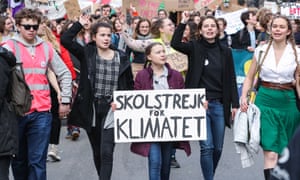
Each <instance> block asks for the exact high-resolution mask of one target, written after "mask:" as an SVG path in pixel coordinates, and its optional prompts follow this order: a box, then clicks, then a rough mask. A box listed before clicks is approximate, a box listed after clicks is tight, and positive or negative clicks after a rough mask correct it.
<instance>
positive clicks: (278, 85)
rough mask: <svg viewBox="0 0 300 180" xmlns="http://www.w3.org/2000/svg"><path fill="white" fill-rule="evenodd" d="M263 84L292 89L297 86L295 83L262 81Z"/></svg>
mask: <svg viewBox="0 0 300 180" xmlns="http://www.w3.org/2000/svg"><path fill="white" fill-rule="evenodd" d="M261 85H262V86H264V87H267V88H271V89H279V90H292V89H294V88H295V87H294V85H293V83H284V84H280V83H272V82H266V81H261Z"/></svg>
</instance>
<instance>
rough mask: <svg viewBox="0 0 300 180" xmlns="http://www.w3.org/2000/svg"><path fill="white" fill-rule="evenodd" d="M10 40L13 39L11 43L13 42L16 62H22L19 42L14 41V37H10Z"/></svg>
mask: <svg viewBox="0 0 300 180" xmlns="http://www.w3.org/2000/svg"><path fill="white" fill-rule="evenodd" d="M12 41H13V43H14V48H15V57H16V59H17V62H16V63H17V64H18V63H21V62H22V60H21V58H20V57H21V50H20V46H19V44H18V42H17V41H16V40H14V39H12Z"/></svg>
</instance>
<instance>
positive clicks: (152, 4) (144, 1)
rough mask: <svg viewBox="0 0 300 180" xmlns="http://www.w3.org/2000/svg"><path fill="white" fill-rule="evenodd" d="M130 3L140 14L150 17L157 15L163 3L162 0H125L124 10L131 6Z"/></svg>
mask: <svg viewBox="0 0 300 180" xmlns="http://www.w3.org/2000/svg"><path fill="white" fill-rule="evenodd" d="M130 4H132V5H133V6H134V7H135V8H136V10H137V12H138V13H139V16H141V17H145V18H149V19H151V18H152V17H155V16H157V10H158V8H159V6H160V4H161V0H123V6H122V8H123V9H124V10H123V11H124V12H125V9H129V8H130Z"/></svg>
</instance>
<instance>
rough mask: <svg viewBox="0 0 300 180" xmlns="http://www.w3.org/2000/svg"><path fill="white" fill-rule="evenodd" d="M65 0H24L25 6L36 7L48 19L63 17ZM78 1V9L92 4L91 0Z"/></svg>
mask: <svg viewBox="0 0 300 180" xmlns="http://www.w3.org/2000/svg"><path fill="white" fill-rule="evenodd" d="M65 1H66V0H46V1H45V0H27V1H25V7H27V8H38V9H40V10H41V11H43V12H44V13H45V15H46V16H47V17H48V18H49V19H58V18H62V17H64V16H65V15H66V13H67V12H66V8H65V6H64V2H65ZM78 3H79V6H80V9H84V8H87V7H89V6H90V7H92V6H93V2H92V1H91V0H79V1H78ZM74 10H76V9H74Z"/></svg>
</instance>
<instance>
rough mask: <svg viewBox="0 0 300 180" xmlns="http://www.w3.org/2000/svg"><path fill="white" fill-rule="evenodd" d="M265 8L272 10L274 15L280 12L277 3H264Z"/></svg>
mask: <svg viewBox="0 0 300 180" xmlns="http://www.w3.org/2000/svg"><path fill="white" fill-rule="evenodd" d="M264 8H267V9H270V10H271V11H272V13H274V14H275V13H277V11H278V8H277V4H276V2H272V1H264Z"/></svg>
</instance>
